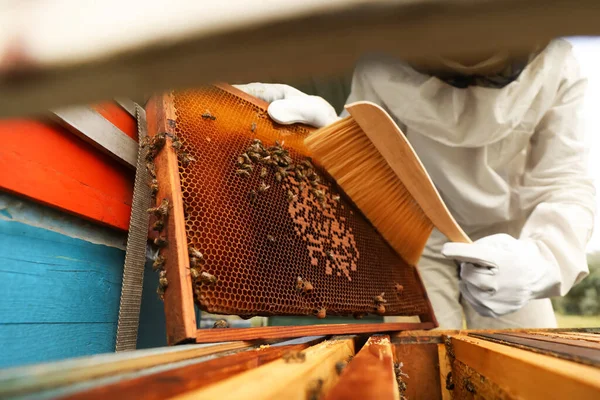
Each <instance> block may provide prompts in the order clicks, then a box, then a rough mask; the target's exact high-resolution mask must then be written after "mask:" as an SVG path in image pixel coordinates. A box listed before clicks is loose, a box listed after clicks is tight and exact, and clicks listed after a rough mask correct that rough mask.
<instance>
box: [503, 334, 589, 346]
mask: <svg viewBox="0 0 600 400" xmlns="http://www.w3.org/2000/svg"><path fill="white" fill-rule="evenodd" d="M503 335H504V336H514V337H520V338H525V339H534V340H541V341H543V342H551V343H561V344H566V345H570V346H576V347H585V348H586V349H595V350H600V341H598V342H594V341H591V340H586V339H574V338H573V337H572V336H570V335H561V334H558V333H538V332H531V333H520V332H506V333H503Z"/></svg>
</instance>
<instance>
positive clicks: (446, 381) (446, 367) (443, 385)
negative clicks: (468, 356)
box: [437, 343, 452, 400]
mask: <svg viewBox="0 0 600 400" xmlns="http://www.w3.org/2000/svg"><path fill="white" fill-rule="evenodd" d="M437 350H438V360H439V365H438V367H439V373H440V394H441V395H442V400H451V399H452V391H451V390H452V365H451V364H450V361H451V360H450V357H449V355H448V353H447V352H446V345H445V344H444V343H440V344H438V345H437Z"/></svg>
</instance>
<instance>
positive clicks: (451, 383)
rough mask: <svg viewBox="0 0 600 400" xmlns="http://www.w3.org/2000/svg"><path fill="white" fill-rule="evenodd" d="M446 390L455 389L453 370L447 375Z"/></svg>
mask: <svg viewBox="0 0 600 400" xmlns="http://www.w3.org/2000/svg"><path fill="white" fill-rule="evenodd" d="M446 390H454V380H453V379H452V371H450V372H448V375H446Z"/></svg>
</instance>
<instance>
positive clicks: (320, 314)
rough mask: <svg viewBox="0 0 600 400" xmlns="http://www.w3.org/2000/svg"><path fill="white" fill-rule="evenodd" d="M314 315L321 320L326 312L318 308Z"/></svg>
mask: <svg viewBox="0 0 600 400" xmlns="http://www.w3.org/2000/svg"><path fill="white" fill-rule="evenodd" d="M315 315H316V316H317V318H319V319H323V318H325V317H326V316H327V310H326V309H325V308H320V309H318V310H316V312H315Z"/></svg>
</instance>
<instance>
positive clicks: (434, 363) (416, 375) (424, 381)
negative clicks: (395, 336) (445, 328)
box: [394, 343, 445, 400]
mask: <svg viewBox="0 0 600 400" xmlns="http://www.w3.org/2000/svg"><path fill="white" fill-rule="evenodd" d="M438 346H439V345H438V344H435V343H430V344H394V352H395V355H396V362H398V363H402V372H403V373H405V374H406V375H407V376H406V377H405V378H404V379H403V380H404V382H405V383H406V391H405V392H404V394H403V395H404V397H406V398H407V399H411V400H413V399H441V398H442V392H441V385H440V362H439V359H438ZM444 383H445V377H444Z"/></svg>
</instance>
